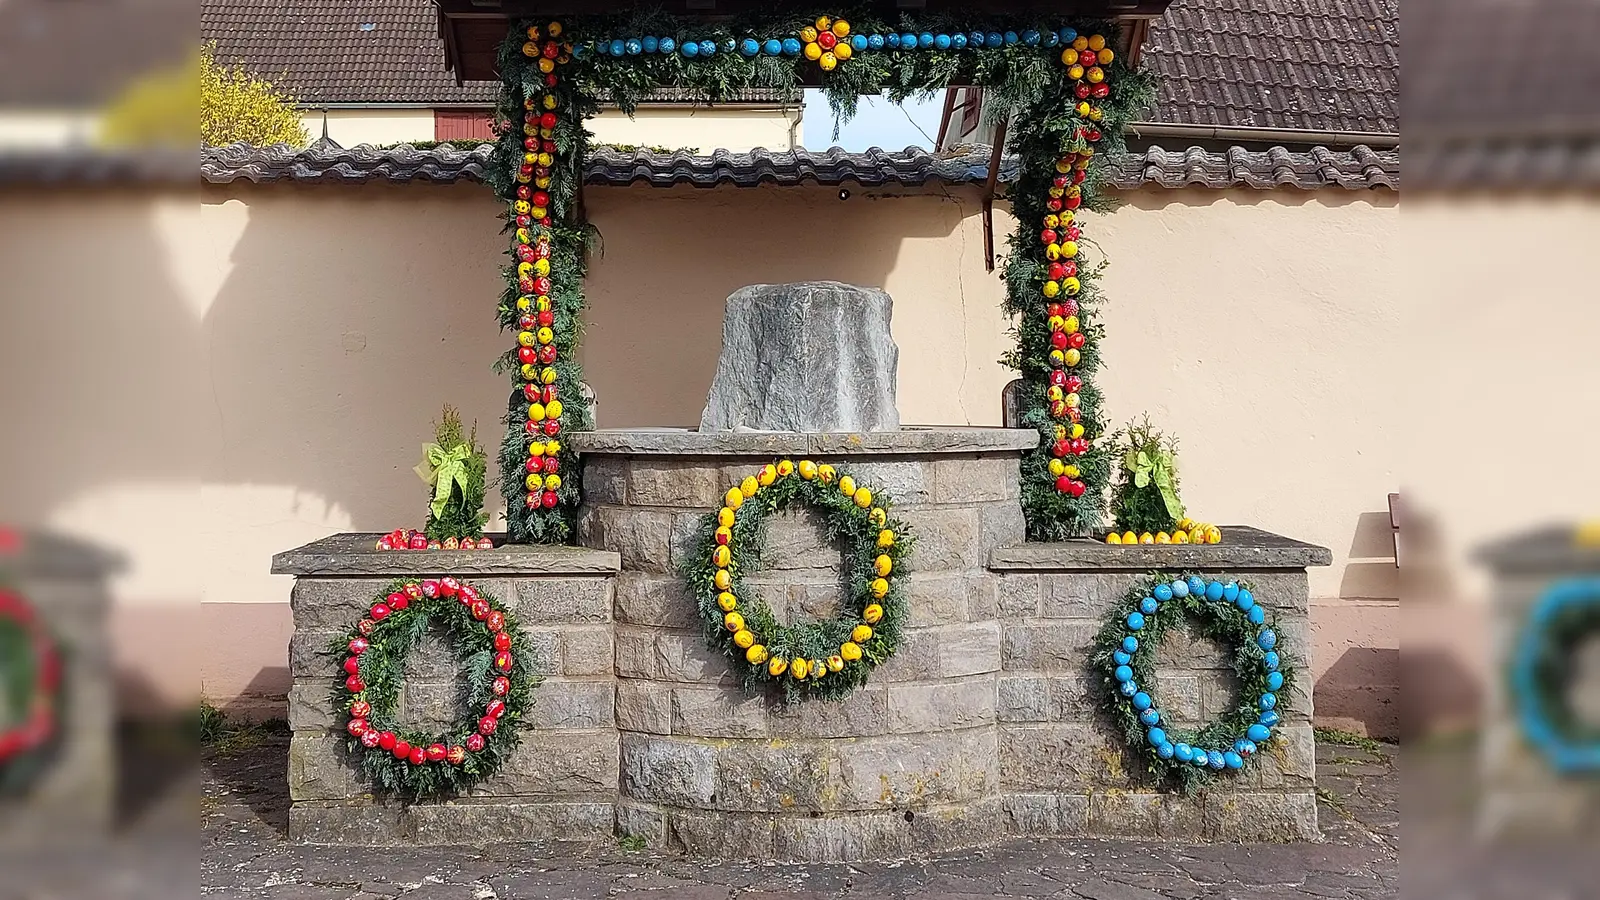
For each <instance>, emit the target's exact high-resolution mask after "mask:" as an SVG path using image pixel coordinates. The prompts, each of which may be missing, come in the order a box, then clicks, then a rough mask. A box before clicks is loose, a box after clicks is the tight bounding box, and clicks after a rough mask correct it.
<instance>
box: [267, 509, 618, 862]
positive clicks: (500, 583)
mask: <svg viewBox="0 0 1600 900" xmlns="http://www.w3.org/2000/svg"><path fill="white" fill-rule="evenodd" d="M375 539H376V535H338V536H335V537H332V538H328V539H326V540H323V541H318V542H316V543H314V544H310V545H307V546H306V547H302V548H300V549H299V550H294V551H290V552H288V553H284V554H280V555H279V556H278V557H277V558H276V559H275V560H274V572H280V573H289V574H294V575H296V576H297V578H296V581H295V586H294V589H293V593H292V594H291V606H292V608H293V612H294V623H295V632H294V637H293V639H292V640H291V643H290V653H289V661H290V662H289V668H290V673H289V674H290V676H291V677H292V679H293V687H292V688H291V689H290V692H289V727H290V728H291V729H292V731H293V735H292V737H291V739H290V747H289V796H290V800H291V805H290V811H289V834H290V837H291V838H293V839H295V840H302V841H306V842H310V843H330V844H395V843H409V844H477V843H483V842H488V841H519V840H536V839H544V838H584V837H600V836H606V835H610V834H611V832H612V830H613V827H614V822H615V818H616V809H615V800H616V773H617V728H616V702H615V697H616V688H615V680H616V679H615V674H614V669H615V652H614V644H613V626H612V607H613V604H614V600H615V575H614V574H613V573H614V572H615V571H616V569H617V564H618V563H617V559H616V555H615V554H610V553H605V552H597V551H586V550H581V549H578V548H549V547H530V546H519V547H503V548H499V549H496V550H480V551H473V552H470V553H469V552H459V553H452V552H430V553H419V554H412V553H397V552H391V553H377V552H374V551H373V550H372V549H371V548H372V542H373V540H375ZM444 575H455V576H456V577H458V578H463V579H465V580H469V581H471V582H472V583H473V584H475V585H477V586H478V587H479V588H481V589H483V590H484V591H486V592H487V593H489V594H490V595H492V596H494V597H495V598H497V599H499V600H500V601H502V602H504V603H505V604H506V605H507V606H508V607H509V608H511V609H512V610H513V611H514V612H515V613H516V615H517V617H518V619H519V620H520V621H521V623H522V625H523V629H524V630H525V631H526V632H527V633H528V634H529V636H530V637H531V639H532V643H533V645H534V647H535V648H536V665H537V673H538V675H539V676H540V677H541V679H542V681H541V683H540V685H539V687H538V688H536V689H535V691H534V695H533V708H532V711H531V713H530V718H529V723H528V724H529V726H530V727H529V728H528V729H527V730H525V731H524V732H523V737H522V743H521V745H520V746H519V747H518V749H517V751H516V753H515V754H514V755H513V756H512V757H511V758H510V759H509V760H508V761H507V762H506V764H505V765H504V767H503V768H502V769H501V770H500V772H499V773H497V774H496V776H495V777H494V778H491V779H489V780H487V781H485V782H483V783H482V784H480V785H479V786H478V787H477V788H475V789H474V790H473V791H472V793H471V794H470V795H469V796H465V797H461V798H457V799H454V800H449V801H443V802H428V803H418V804H405V803H401V802H399V801H396V800H386V799H382V798H376V797H374V796H373V794H372V791H371V786H370V785H368V784H366V783H364V782H363V781H362V779H361V777H360V774H359V771H358V769H357V767H356V765H355V764H353V763H352V761H351V760H349V759H347V758H346V754H345V749H344V748H345V734H344V730H343V728H344V717H343V716H342V715H341V714H340V713H339V712H338V711H336V710H335V709H334V706H333V701H332V695H331V688H332V686H333V685H334V683H335V682H336V680H337V679H338V678H339V677H340V676H341V674H342V673H340V671H339V663H340V658H339V657H337V656H330V655H328V654H326V653H325V652H323V651H324V650H325V649H326V648H327V646H328V643H329V641H331V640H332V639H334V638H336V637H339V636H342V635H346V634H348V633H349V632H350V630H351V628H352V627H353V626H354V624H355V623H356V622H357V621H358V620H359V619H360V618H361V617H362V615H363V614H364V613H365V611H366V609H367V608H368V607H369V606H370V605H371V604H372V602H373V599H374V598H375V597H376V596H377V595H378V594H379V592H380V591H382V590H383V589H385V588H386V586H387V585H388V584H389V583H390V582H391V581H392V580H394V579H395V578H401V577H403V578H424V577H442V576H444ZM405 672H406V680H405V687H404V689H403V694H402V698H401V708H402V711H403V712H402V717H403V719H404V720H405V721H406V722H407V723H408V724H411V725H415V726H417V727H419V728H424V729H433V730H443V729H444V728H445V727H447V726H448V725H450V724H451V723H453V722H456V721H459V720H460V719H461V718H463V717H464V716H465V715H466V711H464V710H462V709H460V708H459V705H458V702H457V691H458V689H459V683H458V680H457V677H456V671H455V663H454V660H453V659H451V657H450V654H449V652H448V650H447V648H446V647H445V646H444V645H443V643H442V642H440V641H439V640H438V639H436V638H435V637H433V636H431V635H430V636H429V637H428V638H426V639H424V641H423V642H422V644H421V645H420V646H419V647H418V648H417V649H416V650H415V651H413V652H412V654H411V655H410V657H408V658H407V660H406V670H405Z"/></svg>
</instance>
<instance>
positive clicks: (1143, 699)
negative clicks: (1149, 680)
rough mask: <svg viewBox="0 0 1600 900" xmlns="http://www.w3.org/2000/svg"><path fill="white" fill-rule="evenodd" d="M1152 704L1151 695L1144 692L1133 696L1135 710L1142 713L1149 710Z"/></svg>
mask: <svg viewBox="0 0 1600 900" xmlns="http://www.w3.org/2000/svg"><path fill="white" fill-rule="evenodd" d="M1151 702H1152V701H1151V700H1150V695H1149V694H1146V693H1145V692H1144V691H1140V692H1139V693H1137V694H1134V695H1133V708H1134V709H1137V710H1139V711H1140V712H1143V711H1145V710H1147V709H1149V708H1150V705H1151Z"/></svg>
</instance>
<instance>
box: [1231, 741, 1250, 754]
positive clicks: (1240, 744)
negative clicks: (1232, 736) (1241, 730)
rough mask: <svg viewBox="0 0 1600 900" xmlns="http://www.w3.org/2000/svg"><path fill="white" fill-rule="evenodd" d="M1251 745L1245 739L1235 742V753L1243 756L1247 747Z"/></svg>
mask: <svg viewBox="0 0 1600 900" xmlns="http://www.w3.org/2000/svg"><path fill="white" fill-rule="evenodd" d="M1249 743H1250V742H1249V741H1247V740H1245V739H1244V738H1239V739H1238V740H1237V741H1234V742H1233V752H1235V753H1238V754H1241V755H1242V754H1243V753H1244V748H1245V746H1246V745H1248V744H1249Z"/></svg>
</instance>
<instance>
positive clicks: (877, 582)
mask: <svg viewBox="0 0 1600 900" xmlns="http://www.w3.org/2000/svg"><path fill="white" fill-rule="evenodd" d="M870 587H871V589H872V596H874V597H876V598H878V599H879V600H882V599H883V598H884V596H885V595H886V594H888V593H889V582H887V581H884V580H883V579H882V578H874V579H872V584H871V585H870Z"/></svg>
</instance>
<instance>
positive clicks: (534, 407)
mask: <svg viewBox="0 0 1600 900" xmlns="http://www.w3.org/2000/svg"><path fill="white" fill-rule="evenodd" d="M528 419H529V420H530V421H534V422H543V421H544V404H543V403H529V404H528Z"/></svg>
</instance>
